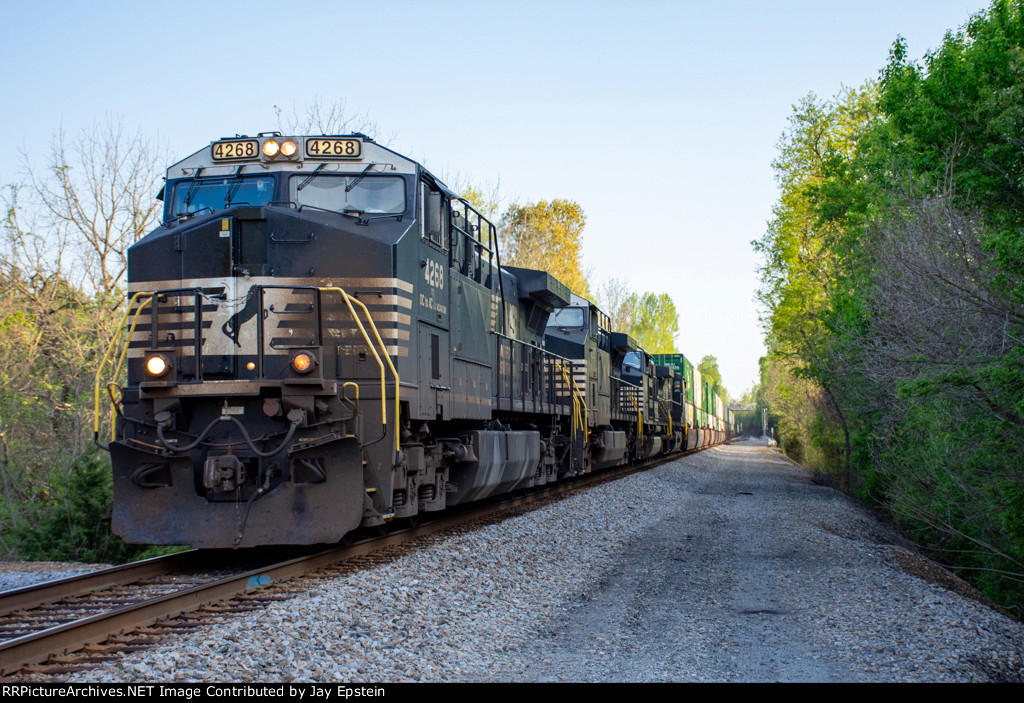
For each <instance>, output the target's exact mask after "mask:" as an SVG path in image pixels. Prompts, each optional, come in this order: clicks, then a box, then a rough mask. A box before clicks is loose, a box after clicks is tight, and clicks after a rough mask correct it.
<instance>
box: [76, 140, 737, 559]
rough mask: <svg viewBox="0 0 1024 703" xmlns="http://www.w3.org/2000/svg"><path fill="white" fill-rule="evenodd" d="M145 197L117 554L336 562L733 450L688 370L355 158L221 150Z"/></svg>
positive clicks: (420, 175)
mask: <svg viewBox="0 0 1024 703" xmlns="http://www.w3.org/2000/svg"><path fill="white" fill-rule="evenodd" d="M158 197H159V198H160V199H161V200H162V201H163V207H164V221H163V224H161V225H160V226H159V227H157V228H156V229H155V230H154V231H153V232H151V233H149V234H148V235H147V236H145V237H144V238H142V239H141V240H139V241H138V242H137V243H136V244H135V245H134V246H132V247H131V249H130V250H129V252H128V295H129V305H128V310H127V313H126V315H125V318H124V321H123V323H122V325H121V327H120V328H119V330H118V333H117V336H116V337H115V340H114V343H113V344H112V345H111V349H110V351H108V354H107V357H106V358H105V359H104V362H103V364H102V365H101V368H100V371H99V372H98V374H97V400H96V427H95V431H96V436H97V440H98V437H99V428H100V391H101V389H102V384H101V383H100V379H101V378H102V377H103V376H104V374H109V377H110V378H112V379H113V380H112V381H110V382H109V383H107V384H106V386H105V387H106V390H107V392H108V393H109V396H110V401H111V406H112V409H113V414H114V420H113V423H112V424H113V427H112V433H113V436H112V438H111V440H110V442H109V445H108V448H109V451H110V454H111V461H112V467H113V477H114V507H113V516H112V520H113V529H114V531H115V532H116V533H117V534H118V535H120V536H122V537H124V538H125V539H126V540H128V541H130V542H139V543H150V544H188V545H191V546H193V547H196V548H224V547H250V546H257V545H269V544H317V543H334V542H338V541H339V540H342V539H343V538H345V537H346V535H349V534H350V533H352V532H353V531H354V530H356V529H358V528H375V527H376V528H381V529H383V528H385V527H386V526H387V525H388V524H390V523H392V522H393V521H397V520H404V521H415V520H416V519H417V518H418V516H420V515H421V514H423V513H429V512H435V511H440V510H444V509H446V508H447V507H449V506H454V505H458V504H461V503H466V502H469V501H475V500H481V499H484V498H488V497H491V496H496V495H500V494H503V493H508V492H511V491H518V490H521V489H526V488H530V487H533V486H539V485H543V484H547V483H550V482H553V481H560V480H563V479H566V478H568V477H571V476H575V475H578V474H582V473H587V472H590V471H595V470H600V469H603V468H606V467H611V466H617V465H621V464H626V463H629V462H632V461H637V460H640V459H644V458H647V457H652V456H656V455H659V454H664V453H669V452H677V451H682V450H685V449H693V448H698V447H702V446H708V445H711V444H714V443H716V442H719V441H722V440H723V439H724V438H725V435H726V423H727V414H726V413H723V410H722V407H721V403H720V401H718V400H717V398H714V399H713V398H712V397H711V395H710V393H709V392H708V389H707V388H706V385H707V384H704V383H702V382H701V381H700V378H699V373H697V372H696V369H694V368H693V367H692V365H690V364H689V362H688V361H686V359H685V357H683V356H682V355H679V354H675V355H662V356H657V357H652V356H651V355H650V354H648V353H647V352H646V351H644V350H643V349H642V348H640V347H639V346H638V345H637V343H636V341H635V340H634V339H632V338H631V337H629V336H628V335H627V334H623V333H620V332H615V331H613V330H611V329H610V324H609V318H608V316H607V315H605V314H604V313H603V312H602V311H601V310H600V309H598V307H597V306H596V305H594V303H592V302H590V301H588V300H586V299H585V298H582V297H580V296H577V295H575V294H573V293H572V292H571V291H569V289H568V288H567V287H566V286H565V285H564V284H562V283H561V282H560V281H558V280H556V279H555V278H554V277H553V276H551V275H550V274H548V273H546V272H544V271H539V270H531V269H524V268H516V267H512V266H506V267H503V266H502V265H501V259H500V256H501V254H500V251H499V247H498V237H497V233H496V229H495V226H494V225H493V224H492V223H491V222H489V221H488V220H487V219H486V218H485V217H483V216H482V215H481V214H480V213H479V212H478V211H476V210H475V209H474V208H473V207H472V206H471V205H470V204H469V203H467V202H466V201H465V200H463V199H462V198H460V197H459V196H458V195H457V194H456V193H454V192H452V191H451V190H450V189H448V188H447V187H446V186H445V185H444V184H443V183H442V182H441V181H440V180H439V179H438V178H436V177H435V176H434V175H433V174H431V173H430V172H429V171H428V170H427V169H425V168H424V167H423V166H422V165H420V164H418V163H416V162H415V161H412V160H410V159H408V158H406V157H404V156H402V155H400V154H398V153H396V152H395V151H392V150H391V149H388V148H386V147H384V146H382V145H380V144H377V143H376V142H374V141H373V139H371V138H370V137H367V136H366V135H363V134H350V135H341V136H284V135H281V134H280V133H277V132H269V133H260V134H258V135H257V136H256V137H248V136H237V137H233V138H226V139H220V140H218V141H215V142H213V143H212V144H210V145H209V146H207V147H205V148H203V149H201V150H199V151H197V152H196V153H194V154H192V155H191V156H188V157H186V158H185V159H183V160H181V161H179V162H178V163H176V164H174V165H172V166H171V167H170V169H169V170H168V171H167V175H166V180H165V184H164V187H163V189H162V191H161V193H160V195H159V196H158ZM125 373H126V377H127V381H126V383H124V385H123V386H122V385H121V384H119V383H118V379H120V378H122V377H123V374H125ZM716 401H717V405H716Z"/></svg>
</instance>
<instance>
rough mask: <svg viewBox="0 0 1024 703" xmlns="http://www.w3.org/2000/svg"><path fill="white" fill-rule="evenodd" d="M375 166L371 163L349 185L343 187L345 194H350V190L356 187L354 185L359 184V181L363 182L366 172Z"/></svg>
mask: <svg viewBox="0 0 1024 703" xmlns="http://www.w3.org/2000/svg"><path fill="white" fill-rule="evenodd" d="M376 165H377V164H376V163H372V164H370V165H369V166H367V167H366V168H364V169H363V172H362V173H360V174H359V175H358V176H356V177H355V179H354V180H353V181H352V182H351V183H349V184H348V185H347V186H345V192H346V193H350V192H351V191H352V189H353V188H355V187H356V184H357V183H359V181H361V180H363V178H365V177H366V172H367V171H369V170H370V169H371V168H373V167H374V166H376Z"/></svg>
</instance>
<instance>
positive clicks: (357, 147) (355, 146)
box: [306, 139, 363, 159]
mask: <svg viewBox="0 0 1024 703" xmlns="http://www.w3.org/2000/svg"><path fill="white" fill-rule="evenodd" d="M362 146H363V143H362V142H361V141H359V140H358V139H307V140H306V156H307V157H309V158H311V159H324V158H332V159H338V158H341V159H358V158H359V156H360V155H361V151H362Z"/></svg>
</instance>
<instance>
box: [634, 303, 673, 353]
mask: <svg viewBox="0 0 1024 703" xmlns="http://www.w3.org/2000/svg"><path fill="white" fill-rule="evenodd" d="M626 307H627V309H628V310H630V311H631V318H632V319H631V320H630V325H629V331H628V332H629V335H630V336H631V337H633V338H634V339H636V341H637V343H638V344H639V345H640V346H641V347H643V348H644V349H646V350H647V351H648V352H649V353H651V354H671V353H672V352H674V351H675V348H676V337H677V336H678V335H679V313H678V312H677V311H676V304H675V302H673V300H672V297H671V296H669V295H668V294H667V293H662V294H661V295H656V294H654V293H644V294H643V295H638V294H637V293H633V294H632V295H630V296H629V300H628V301H627V303H626Z"/></svg>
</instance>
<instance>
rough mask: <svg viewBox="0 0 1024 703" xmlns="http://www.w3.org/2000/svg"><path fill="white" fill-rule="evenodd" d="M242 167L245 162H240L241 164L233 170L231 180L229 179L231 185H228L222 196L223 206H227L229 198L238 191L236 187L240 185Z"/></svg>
mask: <svg viewBox="0 0 1024 703" xmlns="http://www.w3.org/2000/svg"><path fill="white" fill-rule="evenodd" d="M243 168H245V164H242V165H241V166H239V167H238V170H237V171H235V175H234V177H233V180H232V181H231V185H230V186H228V192H227V194H226V195H225V196H224V207H228V206H229V205H231V198H233V197H234V195H235V193H237V192H238V189H239V188H240V187H241V185H242V169H243Z"/></svg>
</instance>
